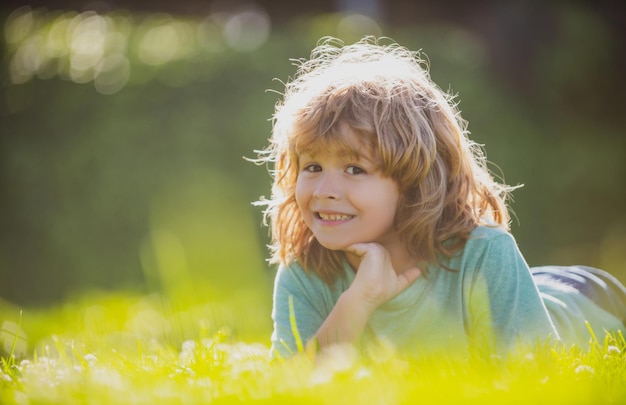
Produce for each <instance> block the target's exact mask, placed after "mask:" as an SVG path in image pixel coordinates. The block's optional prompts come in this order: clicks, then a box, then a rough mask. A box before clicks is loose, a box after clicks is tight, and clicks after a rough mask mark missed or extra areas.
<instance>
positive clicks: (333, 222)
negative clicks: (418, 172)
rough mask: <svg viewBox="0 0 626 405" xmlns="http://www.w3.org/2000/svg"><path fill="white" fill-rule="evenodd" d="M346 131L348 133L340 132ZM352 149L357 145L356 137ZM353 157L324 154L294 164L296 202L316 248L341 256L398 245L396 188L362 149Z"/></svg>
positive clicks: (309, 155)
mask: <svg viewBox="0 0 626 405" xmlns="http://www.w3.org/2000/svg"><path fill="white" fill-rule="evenodd" d="M344 130H348V129H344ZM348 137H349V138H350V137H352V138H353V141H354V142H353V143H352V145H353V146H354V145H358V144H359V140H358V138H357V137H356V136H355V135H354V134H350V135H348ZM355 151H356V152H357V153H352V152H350V151H342V150H341V149H340V150H330V151H329V150H325V151H317V152H315V153H303V154H301V155H300V156H299V158H298V168H299V173H298V179H297V183H296V202H297V204H298V208H299V209H300V212H301V213H302V218H303V220H304V222H305V223H306V225H307V226H308V227H309V229H310V230H311V231H312V232H313V235H314V236H315V238H316V239H317V240H318V241H319V243H320V244H321V245H322V246H324V247H326V248H327V249H331V250H345V249H346V248H348V247H349V246H350V245H352V244H354V243H361V242H376V243H379V244H381V245H383V246H385V247H386V248H387V249H389V250H392V248H393V246H395V245H397V244H399V237H398V234H397V232H396V230H395V227H394V219H395V214H396V208H397V205H398V200H399V198H400V194H399V189H398V185H397V183H396V182H395V181H394V180H393V179H391V178H389V177H386V176H383V175H382V173H380V171H379V169H378V165H377V163H376V161H375V159H374V157H373V156H371V154H370V152H369V151H368V150H367V148H366V147H361V148H357V149H355Z"/></svg>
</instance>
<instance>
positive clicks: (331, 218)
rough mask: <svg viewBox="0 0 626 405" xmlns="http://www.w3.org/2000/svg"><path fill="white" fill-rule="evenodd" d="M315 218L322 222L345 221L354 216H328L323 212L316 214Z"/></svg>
mask: <svg viewBox="0 0 626 405" xmlns="http://www.w3.org/2000/svg"><path fill="white" fill-rule="evenodd" d="M315 216H316V217H317V218H318V219H321V220H322V221H347V220H349V219H352V218H354V215H348V214H329V213H324V212H319V211H318V212H316V213H315Z"/></svg>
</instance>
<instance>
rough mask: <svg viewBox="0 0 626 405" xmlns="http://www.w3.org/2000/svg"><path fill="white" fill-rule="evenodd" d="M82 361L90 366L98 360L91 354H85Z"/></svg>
mask: <svg viewBox="0 0 626 405" xmlns="http://www.w3.org/2000/svg"><path fill="white" fill-rule="evenodd" d="M83 359H84V360H85V361H86V362H87V363H89V364H92V363H95V362H96V361H98V358H97V357H96V356H95V355H94V354H92V353H87V354H86V355H84V356H83Z"/></svg>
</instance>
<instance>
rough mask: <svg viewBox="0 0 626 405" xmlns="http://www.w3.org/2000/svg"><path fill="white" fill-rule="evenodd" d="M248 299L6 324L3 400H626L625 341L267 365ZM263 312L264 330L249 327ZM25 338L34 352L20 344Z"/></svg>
mask: <svg viewBox="0 0 626 405" xmlns="http://www.w3.org/2000/svg"><path fill="white" fill-rule="evenodd" d="M247 297H248V299H251V301H248V307H247V308H245V305H242V304H241V303H239V304H238V303H237V302H235V301H230V302H222V303H217V302H216V303H213V304H198V303H197V302H196V303H187V304H185V305H178V306H176V305H173V304H172V301H171V300H166V299H165V298H163V297H160V296H156V295H153V296H149V297H138V296H137V297H135V296H132V295H131V296H106V295H103V296H99V297H93V296H92V297H91V298H90V299H82V300H75V301H76V302H74V303H73V304H67V305H65V306H62V307H60V308H56V309H51V310H47V311H41V312H28V311H25V312H24V314H23V315H22V316H20V315H19V313H17V314H15V317H17V318H18V319H16V322H14V323H13V324H14V325H17V326H18V327H19V328H18V330H16V329H15V328H14V329H13V330H12V332H11V333H9V332H7V330H6V328H5V330H4V332H3V334H2V335H1V336H2V337H3V339H2V344H3V345H4V348H5V349H4V350H5V351H4V353H3V356H2V363H1V372H0V403H2V404H7V405H8V404H83V403H88V404H207V403H217V404H221V403H240V402H255V403H268V404H280V403H285V404H294V403H297V404H303V403H304V404H306V403H311V404H325V403H332V404H350V405H356V404H398V403H411V404H412V403H436V404H438V403H463V404H465V403H480V404H485V403H494V404H495V403H559V404H560V403H567V404H578V403H580V404H587V403H594V404H597V403H621V402H623V401H624V400H625V399H626V341H625V339H624V337H623V336H622V335H621V334H618V335H607V336H605V337H604V338H600V339H594V340H592V341H591V342H590V346H589V348H585V349H584V350H583V349H580V348H567V349H565V348H560V349H557V348H553V347H552V348H551V347H539V348H535V349H532V350H530V349H529V350H522V351H519V352H518V353H515V354H514V355H511V356H510V357H509V358H499V357H496V356H492V357H490V358H487V359H484V358H482V359H481V358H471V359H458V358H456V359H452V358H441V357H433V358H425V359H421V360H415V359H413V360H411V359H406V358H403V357H402V356H400V355H398V354H393V353H387V354H386V355H384V356H379V357H377V358H376V359H371V358H370V359H367V358H364V357H361V356H360V355H359V354H358V353H357V352H356V351H355V350H354V349H351V348H347V347H335V348H333V349H331V350H330V351H329V352H328V353H327V354H326V355H324V356H318V357H317V358H316V359H314V360H313V359H312V357H311V356H310V355H308V354H306V353H303V354H301V355H299V356H296V357H295V358H293V359H290V360H288V361H274V362H272V361H270V359H269V357H268V340H269V336H268V335H266V333H269V327H270V325H269V311H267V310H266V308H265V307H263V306H261V308H263V310H262V311H261V312H262V313H263V314H264V315H260V313H259V312H258V305H256V301H258V300H259V299H261V297H258V298H254V297H253V296H252V297H250V296H247ZM238 305H239V306H238ZM217 307H220V308H221V309H219V310H218V309H216V308H217ZM225 307H226V309H225ZM227 308H230V309H231V312H229V310H228V309H227ZM253 308H254V309H253ZM255 311H256V312H255ZM4 312H5V313H6V311H4ZM259 316H261V318H262V319H263V322H265V324H264V325H265V326H263V327H259V326H258V320H255V321H253V318H257V317H259ZM5 324H6V322H5ZM37 328H39V329H37ZM29 334H30V336H31V337H30V338H26V337H25V336H27V335H29ZM255 334H256V336H255ZM26 340H28V341H29V343H30V344H32V345H33V346H34V347H33V348H25V347H24V345H25V341H26ZM31 340H34V341H35V342H30V341H31ZM20 345H21V346H22V347H20Z"/></svg>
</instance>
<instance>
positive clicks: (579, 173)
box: [0, 0, 626, 321]
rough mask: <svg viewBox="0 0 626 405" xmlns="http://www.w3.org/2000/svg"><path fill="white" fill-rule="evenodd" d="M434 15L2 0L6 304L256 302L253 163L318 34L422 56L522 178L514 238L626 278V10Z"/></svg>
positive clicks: (259, 274) (486, 7)
mask: <svg viewBox="0 0 626 405" xmlns="http://www.w3.org/2000/svg"><path fill="white" fill-rule="evenodd" d="M440 3H441V4H439V5H437V6H433V5H432V4H431V5H429V4H428V3H427V2H411V1H408V0H407V1H391V2H383V1H380V2H373V1H369V2H358V1H357V2H350V1H336V2H326V3H324V2H322V3H319V4H318V5H317V6H315V5H312V4H307V5H306V6H303V5H300V4H298V3H297V2H294V3H293V4H291V3H290V2H283V1H279V2H269V1H267V2H265V3H263V2H258V3H252V2H235V1H233V2H227V1H221V2H191V1H189V2H171V3H167V2H160V3H159V2H156V3H148V2H143V3H141V4H140V6H137V7H132V4H130V2H129V4H125V3H123V2H117V3H115V4H116V6H115V7H113V6H112V5H111V4H108V3H106V2H92V3H85V4H77V2H66V3H64V2H56V3H51V4H52V5H48V6H47V7H42V6H43V5H46V4H45V3H42V4H37V3H30V4H31V5H30V6H26V5H22V4H18V2H9V3H8V4H6V3H5V5H4V6H1V7H0V17H1V21H2V24H3V39H2V68H1V71H0V77H1V81H2V91H1V93H0V114H1V116H0V119H1V124H0V125H1V126H0V131H1V132H0V297H1V298H2V300H4V302H5V304H8V303H12V304H15V305H18V306H22V307H43V306H49V305H52V304H55V303H59V302H63V301H64V300H67V299H69V298H71V297H73V296H76V295H80V294H84V293H85V292H91V291H105V292H106V291H119V290H122V291H130V292H139V293H142V294H143V293H151V292H163V291H165V292H171V293H172V294H175V293H176V291H179V292H181V291H182V292H183V293H182V294H185V295H188V294H192V295H195V297H196V299H197V300H207V301H208V300H211V299H219V298H220V297H226V296H232V295H233V294H235V295H236V294H240V295H242V297H245V296H246V294H252V295H254V294H256V295H254V296H256V297H258V300H257V301H251V302H267V307H269V301H270V294H271V282H272V278H273V270H274V269H272V268H270V267H268V266H267V264H266V263H265V258H266V256H267V252H266V249H265V245H266V243H267V242H268V231H267V229H266V228H265V227H263V226H262V215H261V212H260V209H258V208H255V207H253V206H252V205H251V202H252V201H255V200H256V199H258V198H259V197H260V196H261V195H267V194H268V193H269V186H270V177H269V175H268V173H267V168H265V167H258V166H255V165H254V164H252V163H249V162H247V161H246V160H245V159H244V156H245V157H254V156H255V152H254V150H255V149H261V148H263V147H265V145H266V141H267V138H268V137H269V134H270V129H271V125H270V121H269V118H270V116H271V114H272V112H273V108H274V103H275V102H276V101H277V100H278V95H277V94H276V93H275V92H273V91H267V90H268V89H269V90H276V91H281V85H280V82H279V81H276V80H273V79H274V78H278V79H281V80H286V79H287V77H288V76H289V75H291V74H293V72H294V67H293V66H292V64H291V63H290V61H289V59H290V58H302V57H307V56H308V55H309V52H310V50H311V48H312V47H313V46H314V45H315V43H316V41H317V40H318V39H319V38H320V37H322V36H326V35H332V36H338V37H340V38H342V39H344V40H346V41H353V40H356V39H358V38H360V37H361V36H362V35H364V34H373V35H385V36H389V37H391V38H393V39H395V40H396V41H398V42H399V43H400V44H402V45H405V46H407V47H409V48H411V49H414V50H417V49H422V50H423V51H424V52H425V54H426V55H427V56H428V59H429V60H430V65H431V69H432V70H431V74H432V77H433V79H434V80H435V81H436V82H437V83H438V84H439V85H440V86H441V87H442V88H443V89H445V90H451V91H452V92H453V93H456V94H458V100H459V101H460V109H461V110H462V112H463V116H464V118H465V119H467V120H468V121H469V123H470V124H469V129H470V131H471V133H472V138H473V139H474V140H476V141H478V142H479V143H482V144H485V147H486V151H487V156H488V158H489V160H490V161H491V162H493V163H494V166H493V167H492V168H493V169H494V171H495V172H496V173H498V174H500V173H503V175H504V180H505V181H506V182H507V183H509V184H524V187H523V188H521V189H519V190H517V191H516V192H515V193H514V202H513V203H512V206H513V209H514V211H515V214H516V217H515V219H514V221H513V226H512V229H513V233H514V235H515V236H516V238H517V240H518V242H519V245H520V248H521V250H522V252H523V253H524V255H525V257H526V258H527V260H528V262H529V264H531V265H543V264H563V265H565V264H586V265H591V266H596V267H602V268H605V269H606V270H608V271H610V272H611V273H613V274H614V275H616V276H617V277H618V278H620V279H621V280H622V281H625V280H626V212H625V211H624V207H625V206H626V204H625V203H626V190H625V187H624V186H625V185H626V136H625V135H626V134H625V132H624V131H625V130H624V128H625V125H624V124H626V120H625V116H626V110H625V109H624V99H625V96H626V92H625V90H626V84H625V83H626V81H625V80H624V71H625V68H626V45H625V43H624V33H625V31H624V27H623V24H622V23H623V21H624V13H623V12H622V7H621V6H620V5H619V4H618V5H617V6H615V7H610V6H609V4H610V3H609V2H546V3H545V4H544V3H543V2H524V1H519V2H514V1H503V2H487V1H477V2H466V3H455V2H440ZM535 3H537V4H535ZM615 3H619V2H615ZM174 4H176V6H175V5H174ZM460 4H462V5H460ZM185 5H187V7H185ZM190 5H193V6H194V7H191V6H190ZM446 7H448V8H447V9H446ZM620 21H621V22H622V23H620ZM252 295H250V296H252ZM267 316H269V314H267ZM264 321H266V320H264Z"/></svg>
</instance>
